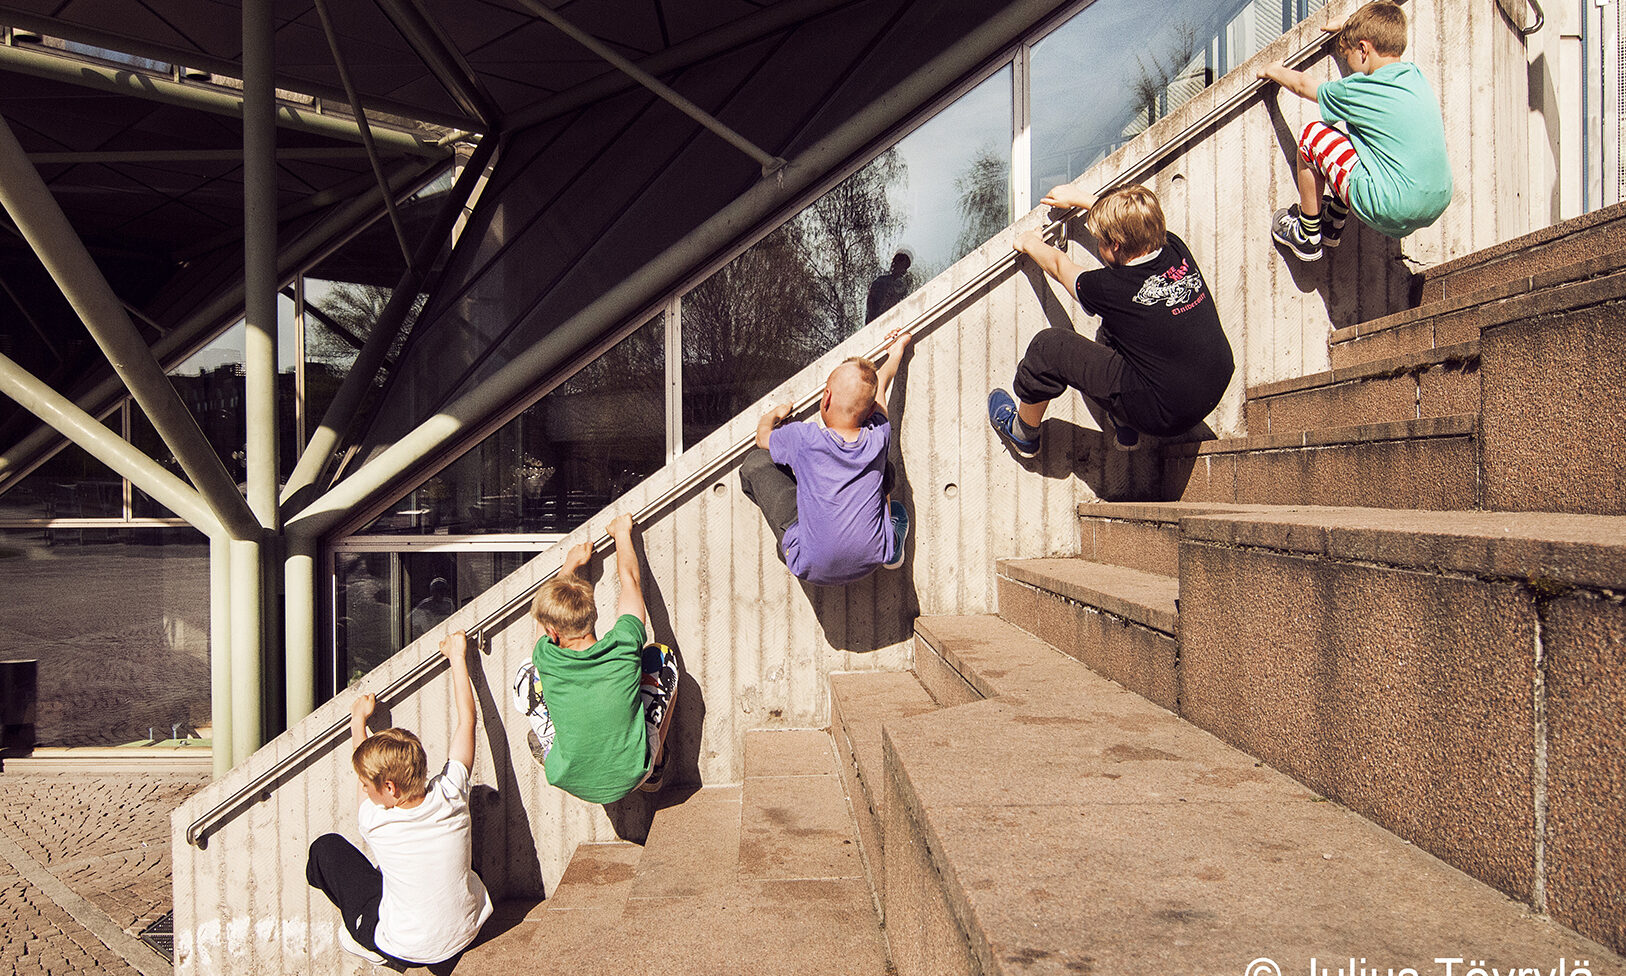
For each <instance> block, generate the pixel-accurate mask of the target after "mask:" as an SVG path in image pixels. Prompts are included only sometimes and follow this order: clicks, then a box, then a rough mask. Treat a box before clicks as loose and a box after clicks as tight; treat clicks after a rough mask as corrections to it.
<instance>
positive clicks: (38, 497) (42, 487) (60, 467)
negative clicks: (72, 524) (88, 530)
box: [0, 411, 124, 519]
mask: <svg viewBox="0 0 1626 976" xmlns="http://www.w3.org/2000/svg"><path fill="white" fill-rule="evenodd" d="M118 416H119V415H118V413H117V411H115V412H114V413H113V415H112V420H111V424H112V425H114V426H116V425H117V423H118ZM123 492H124V481H123V479H121V478H120V477H119V476H118V475H117V474H114V473H113V470H112V469H111V468H109V467H107V466H106V465H105V464H102V463H101V462H100V461H98V460H96V459H95V458H93V457H91V456H90V454H89V453H88V452H87V451H85V450H84V449H82V448H80V447H78V446H77V445H74V444H69V445H67V446H66V447H64V448H63V449H62V450H60V451H58V452H57V453H56V454H55V455H53V456H52V457H51V458H50V459H49V460H47V461H46V462H45V463H44V464H42V465H40V466H39V467H38V468H36V469H34V471H33V473H31V474H29V476H28V477H26V478H23V479H22V480H21V481H19V482H18V483H17V484H16V486H15V487H13V488H11V489H10V490H9V491H7V492H6V493H5V494H4V495H0V518H8V519H14V518H52V519H64V518H119V517H120V516H122V515H123V514H124V495H123Z"/></svg>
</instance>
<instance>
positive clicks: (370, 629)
mask: <svg viewBox="0 0 1626 976" xmlns="http://www.w3.org/2000/svg"><path fill="white" fill-rule="evenodd" d="M528 558H530V555H529V554H528V553H523V552H456V553H439V552H428V553H417V552H414V553H394V552H378V553H346V552H340V553H337V554H336V555H335V558H334V566H335V568H336V570H337V573H338V579H337V581H336V582H337V587H336V592H337V595H338V601H337V606H336V607H335V611H336V619H337V620H338V627H337V628H336V633H337V638H338V647H337V651H338V660H339V661H341V662H343V663H342V665H341V668H340V678H341V680H342V681H343V682H344V684H345V685H346V686H348V685H350V684H354V683H355V682H356V680H357V679H359V678H360V677H361V676H362V675H364V674H366V673H367V672H368V671H371V670H372V669H373V668H376V667H377V666H378V665H380V664H382V663H383V662H384V661H385V660H387V659H388V658H389V657H390V656H391V655H393V654H394V653H395V652H396V651H397V650H399V649H400V648H401V647H404V646H405V645H406V644H407V643H410V642H411V641H413V640H416V639H417V638H418V637H420V636H422V635H423V634H424V633H425V632H427V631H428V630H430V629H431V628H433V627H434V626H435V625H436V624H438V623H440V622H441V621H443V620H445V619H446V618H447V617H448V616H450V615H451V614H452V613H453V612H454V611H456V610H459V609H461V608H462V607H463V606H464V605H465V604H467V603H468V602H469V601H470V600H472V599H474V598H475V597H476V596H478V595H480V594H481V593H484V592H485V591H486V590H489V589H490V588H491V587H492V586H494V585H496V583H497V581H498V580H500V579H502V578H503V577H505V576H507V575H508V574H510V573H512V572H514V571H515V570H517V569H519V567H520V566H521V565H523V564H524V562H525V560H526V559H528Z"/></svg>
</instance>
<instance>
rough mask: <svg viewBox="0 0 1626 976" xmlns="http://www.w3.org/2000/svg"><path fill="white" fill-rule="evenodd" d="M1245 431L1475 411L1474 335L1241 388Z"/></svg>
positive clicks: (1286, 430)
mask: <svg viewBox="0 0 1626 976" xmlns="http://www.w3.org/2000/svg"><path fill="white" fill-rule="evenodd" d="M1243 410H1244V416H1245V420H1246V425H1247V430H1248V432H1249V433H1250V434H1255V435H1258V434H1287V433H1297V432H1300V431H1307V430H1319V429H1323V428H1329V427H1347V426H1351V425H1358V424H1380V423H1389V422H1392V421H1397V420H1416V419H1419V418H1424V417H1450V416H1462V415H1471V414H1476V413H1478V412H1479V342H1478V340H1477V339H1475V340H1472V341H1469V342H1462V343H1458V344H1456V345H1454V346H1445V347H1442V348H1437V349H1426V350H1423V351H1422V352H1417V353H1409V354H1407V355H1404V356H1396V357H1393V358H1390V359H1380V360H1375V361H1373V362H1368V363H1361V364H1359V365H1356V366H1347V367H1345V368H1343V369H1336V370H1328V371H1327V372H1324V373H1313V374H1311V375H1309V376H1301V377H1296V378H1294V379H1287V380H1281V381H1278V382H1275V383H1265V384H1263V385H1260V386H1256V387H1249V388H1248V398H1247V401H1246V402H1245V404H1244V405H1243Z"/></svg>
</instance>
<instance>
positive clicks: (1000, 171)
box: [954, 145, 1011, 261]
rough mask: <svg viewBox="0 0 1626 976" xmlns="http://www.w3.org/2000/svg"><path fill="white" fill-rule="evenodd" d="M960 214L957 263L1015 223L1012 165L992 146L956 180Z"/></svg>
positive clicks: (982, 149)
mask: <svg viewBox="0 0 1626 976" xmlns="http://www.w3.org/2000/svg"><path fill="white" fill-rule="evenodd" d="M954 193H955V196H956V197H957V198H958V204H957V206H958V208H959V211H960V236H959V238H958V239H957V240H956V241H955V245H954V260H956V261H958V260H959V259H960V258H963V257H965V256H966V255H967V254H970V253H971V252H972V251H973V250H975V249H977V248H978V247H981V246H982V244H983V242H985V241H987V240H988V239H989V238H990V237H993V236H994V235H995V234H997V233H999V232H1000V231H1002V230H1004V229H1005V227H1006V226H1007V225H1008V224H1010V222H1011V203H1010V201H1011V192H1010V166H1009V164H1007V163H1006V161H1005V159H1004V157H1002V156H1001V155H1000V154H999V153H998V152H997V151H996V150H995V149H994V147H993V146H991V145H984V146H982V147H980V148H979V149H978V150H977V154H976V156H974V157H972V160H971V165H969V166H967V167H966V170H965V172H964V173H961V174H960V175H959V176H957V177H955V178H954Z"/></svg>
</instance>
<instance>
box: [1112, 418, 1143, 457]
mask: <svg viewBox="0 0 1626 976" xmlns="http://www.w3.org/2000/svg"><path fill="white" fill-rule="evenodd" d="M1112 423H1113V426H1112V437H1113V445H1112V446H1113V447H1116V448H1117V449H1118V450H1120V451H1138V450H1140V431H1138V430H1136V429H1135V428H1133V427H1126V426H1124V425H1123V424H1120V423H1118V422H1117V421H1113V422H1112Z"/></svg>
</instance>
